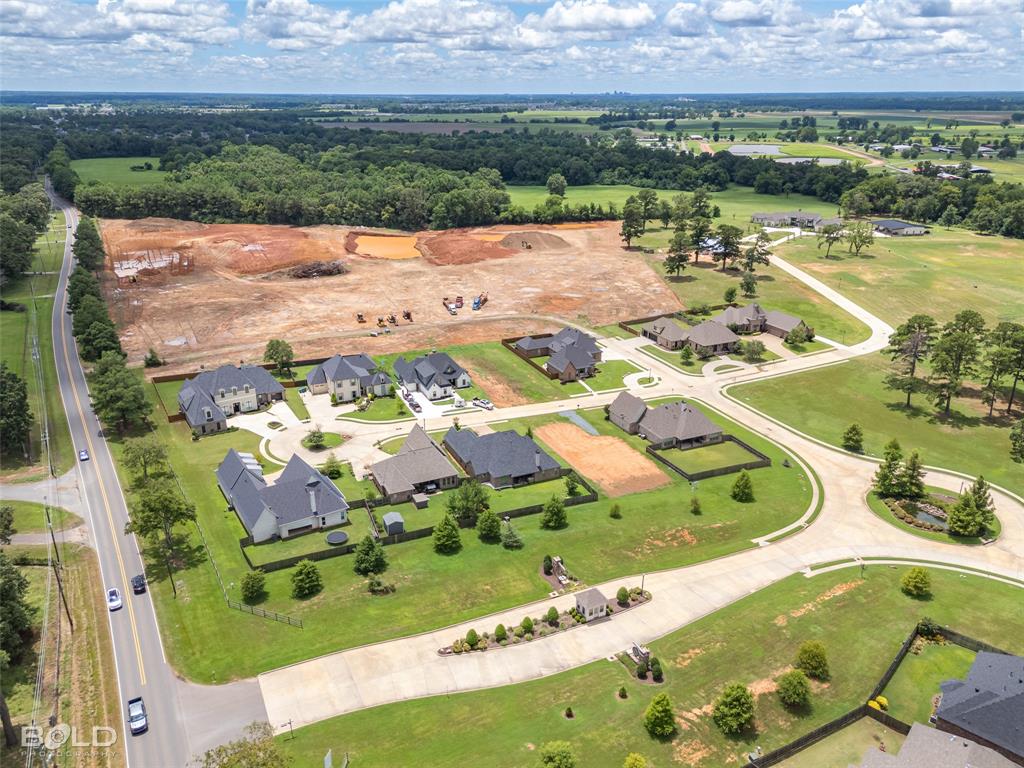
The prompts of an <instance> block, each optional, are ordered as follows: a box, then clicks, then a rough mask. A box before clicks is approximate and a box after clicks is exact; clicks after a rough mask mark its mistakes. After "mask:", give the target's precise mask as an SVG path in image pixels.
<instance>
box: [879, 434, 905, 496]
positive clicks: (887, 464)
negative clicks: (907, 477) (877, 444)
mask: <svg viewBox="0 0 1024 768" xmlns="http://www.w3.org/2000/svg"><path fill="white" fill-rule="evenodd" d="M902 466H903V449H901V448H900V444H899V442H898V441H897V440H896V439H893V440H890V441H889V442H888V443H887V444H886V446H885V450H884V452H883V454H882V463H881V464H879V465H878V469H877V470H876V471H875V492H876V493H877V494H878V495H879V496H898V495H899V493H900V472H901V469H902Z"/></svg>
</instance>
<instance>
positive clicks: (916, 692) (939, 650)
mask: <svg viewBox="0 0 1024 768" xmlns="http://www.w3.org/2000/svg"><path fill="white" fill-rule="evenodd" d="M967 634H970V631H969V630H968V632H967ZM973 663H974V651H969V650H967V649H966V648H961V647H960V646H959V645H953V644H952V643H945V644H939V643H925V644H924V645H923V646H922V648H921V652H920V653H917V654H915V653H913V652H911V653H908V654H907V655H906V656H904V657H903V661H902V662H901V663H900V666H899V669H897V670H896V674H895V675H893V678H892V680H890V681H889V684H888V685H887V686H885V690H884V691H882V695H883V696H885V698H887V699H888V700H889V714H890V715H892V716H893V717H895V718H897V719H898V720H902V721H903V722H905V723H914V722H918V723H927V722H928V718H929V717H930V716H931V714H932V709H933V708H932V700H933V699H934V697H935V696H936V695H937V694H938V693H939V684H940V683H942V682H945V681H946V680H952V679H954V678H960V679H963V678H964V677H966V676H967V673H968V671H970V669H971V664H973Z"/></svg>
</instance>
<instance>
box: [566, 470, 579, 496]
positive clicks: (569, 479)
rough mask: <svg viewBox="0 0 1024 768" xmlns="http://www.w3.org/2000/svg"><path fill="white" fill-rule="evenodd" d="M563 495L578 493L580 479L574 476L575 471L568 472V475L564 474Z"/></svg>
mask: <svg viewBox="0 0 1024 768" xmlns="http://www.w3.org/2000/svg"><path fill="white" fill-rule="evenodd" d="M565 495H566V496H579V495H580V480H579V478H578V477H576V473H575V472H570V473H569V474H568V475H566V476H565Z"/></svg>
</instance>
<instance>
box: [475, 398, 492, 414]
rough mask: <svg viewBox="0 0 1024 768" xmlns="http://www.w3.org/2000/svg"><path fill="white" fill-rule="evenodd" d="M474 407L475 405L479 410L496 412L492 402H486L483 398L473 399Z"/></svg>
mask: <svg viewBox="0 0 1024 768" xmlns="http://www.w3.org/2000/svg"><path fill="white" fill-rule="evenodd" d="M473 405H475V406H476V407H477V408H483V409H484V410H485V411H493V410H494V403H492V402H491V401H490V400H485V399H483V398H482V397H475V398H473Z"/></svg>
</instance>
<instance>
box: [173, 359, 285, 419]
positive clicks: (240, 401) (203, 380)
mask: <svg viewBox="0 0 1024 768" xmlns="http://www.w3.org/2000/svg"><path fill="white" fill-rule="evenodd" d="M197 395H198V396H199V397H198V399H197ZM282 397H284V387H283V386H282V385H281V382H279V381H278V380H277V379H275V378H274V377H273V376H271V375H270V373H269V372H268V371H267V370H266V369H265V368H261V367H259V366H258V365H241V366H235V365H222V366H220V367H219V368H215V369H214V370H212V371H203V372H202V373H198V374H196V375H195V376H194V377H192V378H191V379H185V380H184V381H183V382H182V384H181V389H179V390H178V408H179V410H180V411H181V412H182V413H183V414H185V420H186V421H187V422H188V424H189V426H190V427H193V428H196V427H198V426H200V425H201V424H202V422H205V421H206V411H205V410H204V409H206V408H209V401H212V402H213V403H214V404H215V405H216V406H217V407H218V408H219V409H220V416H221V417H224V416H226V415H227V414H230V413H238V412H241V411H254V410H256V409H257V408H259V407H260V406H262V405H266V404H267V403H269V402H270V401H271V400H280V399H281V398H282ZM200 415H201V416H202V420H201V421H193V420H192V418H193V417H196V416H200ZM213 418H214V421H216V420H217V413H216V411H214V412H213Z"/></svg>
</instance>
